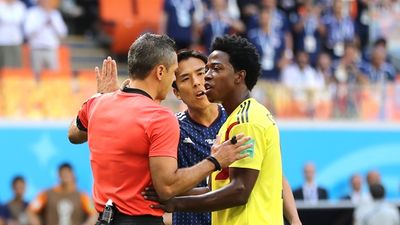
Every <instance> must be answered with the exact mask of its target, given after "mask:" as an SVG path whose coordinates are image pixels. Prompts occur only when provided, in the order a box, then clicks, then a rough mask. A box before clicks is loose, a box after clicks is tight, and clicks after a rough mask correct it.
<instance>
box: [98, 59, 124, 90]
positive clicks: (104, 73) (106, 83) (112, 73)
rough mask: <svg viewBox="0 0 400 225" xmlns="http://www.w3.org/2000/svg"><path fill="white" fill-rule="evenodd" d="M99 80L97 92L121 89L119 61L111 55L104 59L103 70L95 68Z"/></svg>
mask: <svg viewBox="0 0 400 225" xmlns="http://www.w3.org/2000/svg"><path fill="white" fill-rule="evenodd" d="M94 71H95V74H96V82H97V93H109V92H113V91H116V90H118V89H119V87H118V70H117V63H116V62H115V60H113V59H112V58H111V57H110V56H108V57H107V59H104V60H103V65H102V67H101V70H100V69H99V67H97V66H96V67H95V69H94Z"/></svg>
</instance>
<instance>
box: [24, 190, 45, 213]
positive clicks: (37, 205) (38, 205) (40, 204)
mask: <svg viewBox="0 0 400 225" xmlns="http://www.w3.org/2000/svg"><path fill="white" fill-rule="evenodd" d="M46 203H47V194H46V192H42V193H40V194H39V195H38V196H37V197H36V198H35V199H34V200H33V201H32V202H31V203H30V204H29V206H28V209H30V210H31V211H33V212H35V213H38V212H40V211H42V210H43V208H44V206H45V205H46Z"/></svg>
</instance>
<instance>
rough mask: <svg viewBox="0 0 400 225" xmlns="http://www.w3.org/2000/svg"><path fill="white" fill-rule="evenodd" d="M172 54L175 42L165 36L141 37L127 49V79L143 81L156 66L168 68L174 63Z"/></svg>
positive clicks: (146, 34) (148, 35)
mask: <svg viewBox="0 0 400 225" xmlns="http://www.w3.org/2000/svg"><path fill="white" fill-rule="evenodd" d="M174 54H175V42H174V41H173V40H172V39H171V38H169V37H168V36H167V35H158V34H151V33H145V34H143V35H141V36H140V37H139V38H138V39H136V41H135V42H133V44H132V45H131V47H130V48H129V52H128V70H129V77H130V78H132V79H138V80H144V79H146V77H147V75H148V74H149V72H150V71H151V70H152V69H153V68H154V67H155V66H157V65H164V66H165V67H167V68H169V67H170V66H171V65H172V64H173V63H174V60H173V59H174Z"/></svg>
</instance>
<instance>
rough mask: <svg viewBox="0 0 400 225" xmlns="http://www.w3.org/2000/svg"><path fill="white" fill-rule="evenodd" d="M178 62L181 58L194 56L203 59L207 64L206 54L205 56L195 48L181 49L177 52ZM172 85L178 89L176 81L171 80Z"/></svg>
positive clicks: (185, 58)
mask: <svg viewBox="0 0 400 225" xmlns="http://www.w3.org/2000/svg"><path fill="white" fill-rule="evenodd" d="M177 55H178V63H179V62H180V61H183V60H187V59H189V58H196V59H200V60H201V61H203V62H204V63H205V64H207V56H205V55H204V54H203V53H201V52H199V51H195V50H190V49H182V50H180V51H179V52H178V53H177ZM172 87H173V88H175V89H176V90H178V86H177V85H176V81H174V82H172Z"/></svg>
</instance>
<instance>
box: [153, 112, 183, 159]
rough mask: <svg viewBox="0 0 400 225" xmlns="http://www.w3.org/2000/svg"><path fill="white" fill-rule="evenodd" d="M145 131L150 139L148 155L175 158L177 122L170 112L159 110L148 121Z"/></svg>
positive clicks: (177, 137)
mask: <svg viewBox="0 0 400 225" xmlns="http://www.w3.org/2000/svg"><path fill="white" fill-rule="evenodd" d="M149 122H150V124H149V127H148V129H147V130H146V133H147V135H148V137H149V139H150V150H149V157H154V156H169V157H173V158H177V151H178V144H179V124H178V121H177V119H176V117H175V116H174V115H173V113H172V112H169V111H167V110H160V111H158V112H157V113H155V115H154V116H153V118H152V121H149Z"/></svg>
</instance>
